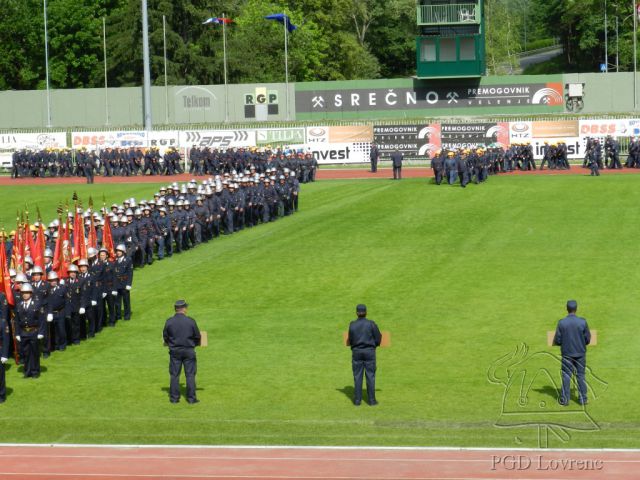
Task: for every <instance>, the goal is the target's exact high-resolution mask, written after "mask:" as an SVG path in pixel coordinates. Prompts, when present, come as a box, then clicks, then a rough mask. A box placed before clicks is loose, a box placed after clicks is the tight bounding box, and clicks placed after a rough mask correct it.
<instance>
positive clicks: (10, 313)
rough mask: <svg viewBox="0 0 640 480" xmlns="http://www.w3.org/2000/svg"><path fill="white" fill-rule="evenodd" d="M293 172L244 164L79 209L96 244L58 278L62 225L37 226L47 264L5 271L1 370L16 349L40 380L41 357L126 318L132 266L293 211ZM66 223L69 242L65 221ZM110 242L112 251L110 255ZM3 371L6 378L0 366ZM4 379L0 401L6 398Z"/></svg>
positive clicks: (9, 243)
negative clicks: (7, 286) (148, 194)
mask: <svg viewBox="0 0 640 480" xmlns="http://www.w3.org/2000/svg"><path fill="white" fill-rule="evenodd" d="M298 175H299V172H296V171H294V170H291V169H289V168H288V167H284V168H283V169H281V170H279V169H276V168H268V169H266V170H265V171H264V173H258V172H257V168H256V167H255V166H253V165H250V166H249V167H248V169H247V170H245V171H242V172H236V171H233V172H231V173H224V174H222V175H216V176H215V177H211V178H209V179H207V180H205V181H204V182H202V183H200V184H198V183H197V182H196V181H195V180H191V181H190V182H189V183H187V184H182V185H178V184H177V183H172V184H171V185H168V186H166V187H162V188H160V189H159V191H158V192H156V193H155V194H154V195H153V199H150V200H148V201H147V200H141V201H139V202H136V200H135V199H133V198H130V199H126V200H124V201H123V202H122V204H113V205H111V207H110V208H107V207H106V206H105V207H103V209H102V211H101V212H97V211H92V209H87V210H86V211H84V212H81V209H79V210H80V213H81V214H82V215H83V219H84V224H85V225H87V229H86V231H90V228H93V229H94V230H95V232H96V240H97V242H96V243H97V245H96V248H88V249H87V255H86V258H77V259H75V261H74V262H73V263H70V264H69V265H68V266H67V267H66V272H65V275H64V276H65V277H66V278H64V279H63V278H60V275H59V274H58V273H57V272H56V270H55V269H54V264H55V261H54V256H55V254H54V252H56V245H57V243H58V238H59V235H60V233H59V232H60V229H61V226H60V223H61V220H60V219H58V220H54V221H52V222H51V223H49V224H48V228H47V229H46V230H44V236H45V239H46V240H45V241H46V246H45V250H44V254H43V257H44V267H39V266H35V265H34V260H33V258H31V257H30V256H26V257H25V258H24V260H23V262H22V263H21V264H20V267H21V268H19V267H18V268H15V269H10V270H9V276H10V282H11V291H12V292H13V294H14V298H15V306H14V307H10V305H9V303H8V301H7V300H8V299H7V297H6V296H5V295H4V294H3V293H1V291H0V307H1V308H0V334H1V336H0V342H1V343H0V359H1V361H2V364H4V363H5V362H6V361H7V360H8V358H9V357H10V355H11V354H12V353H13V354H14V355H15V358H16V359H17V360H19V362H20V363H22V364H23V365H24V371H23V374H24V376H25V377H38V376H39V375H40V356H41V355H42V356H43V357H45V358H46V357H48V356H49V355H50V354H51V353H52V352H53V351H56V350H58V351H63V350H65V349H66V348H67V347H68V346H69V345H75V344H79V343H80V342H81V341H82V340H84V339H87V338H92V337H94V336H95V335H96V334H98V333H99V332H100V331H102V329H103V328H104V327H106V326H115V325H116V322H117V321H118V320H120V319H124V320H129V319H130V318H131V301H130V290H131V287H132V284H133V272H134V267H138V268H143V267H144V266H145V265H151V264H152V263H153V262H154V259H158V260H162V259H164V258H167V257H171V256H172V255H173V254H176V253H180V252H182V251H184V250H189V249H191V248H195V247H197V246H198V245H200V244H202V243H206V242H208V241H210V240H212V239H214V238H216V237H218V236H220V235H229V234H232V233H234V232H237V231H239V230H243V229H245V228H250V227H253V226H257V225H259V224H261V223H268V222H273V221H275V220H277V219H279V218H281V217H284V216H288V215H291V214H293V213H294V212H296V211H297V210H298V198H299V193H300V182H299V180H298ZM73 215H74V214H73V213H71V212H70V213H69V216H70V217H72V216H73ZM107 217H108V224H109V225H108V226H109V228H108V230H107V229H106V228H105V224H106V220H105V219H106V218H107ZM62 222H64V220H62ZM66 225H67V226H68V227H69V229H70V230H71V231H70V232H69V235H71V237H73V227H72V225H71V224H70V223H69V222H67V223H66ZM39 228H40V227H39V225H37V224H36V225H34V226H32V227H31V230H32V232H31V233H30V234H31V235H34V236H35V235H36V234H37V233H36V232H37V231H38V229H39ZM64 228H66V226H65V227H64ZM107 231H109V232H110V236H111V238H110V239H109V240H108V236H109V235H108V234H106V232H107ZM15 235H16V232H10V234H9V236H8V237H7V238H6V241H4V240H5V239H3V241H4V246H5V250H6V251H5V252H4V254H5V255H6V258H7V262H8V263H9V262H10V259H11V258H12V256H13V258H15V255H12V254H13V253H14V252H13V251H12V250H13V245H14V243H15V241H16V238H15ZM71 243H73V242H72V241H71ZM109 245H113V246H115V248H114V249H113V250H114V251H113V252H110V251H109V248H108V246H109ZM12 340H15V341H12ZM0 370H2V371H1V372H0V373H2V378H0V380H4V378H3V377H4V369H3V368H2V367H0ZM1 383H2V385H0V400H3V399H4V396H5V393H6V392H5V393H3V389H2V388H1V387H4V382H1Z"/></svg>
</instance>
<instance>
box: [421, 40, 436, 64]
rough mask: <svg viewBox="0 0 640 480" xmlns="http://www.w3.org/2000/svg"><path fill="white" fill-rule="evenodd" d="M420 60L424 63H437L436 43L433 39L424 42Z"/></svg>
mask: <svg viewBox="0 0 640 480" xmlns="http://www.w3.org/2000/svg"><path fill="white" fill-rule="evenodd" d="M420 60H421V61H423V62H435V61H436V41H435V39H433V38H428V39H424V40H422V48H421V49H420Z"/></svg>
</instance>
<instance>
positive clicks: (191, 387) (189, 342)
mask: <svg viewBox="0 0 640 480" xmlns="http://www.w3.org/2000/svg"><path fill="white" fill-rule="evenodd" d="M188 306H189V305H187V302H185V301H184V300H178V301H177V302H176V303H175V305H174V308H175V311H176V314H175V315H174V316H173V317H171V318H169V319H168V320H167V321H166V323H165V325H164V331H163V332H162V336H163V338H164V343H165V344H166V345H167V346H168V347H169V375H170V384H169V401H170V402H171V403H178V402H179V401H180V372H181V371H182V367H183V366H184V375H185V377H186V379H187V402H188V403H198V401H199V400H198V399H197V398H196V371H197V363H196V352H195V347H197V346H199V345H200V330H198V325H197V324H196V321H195V320H194V319H193V318H191V317H188V316H187V307H188Z"/></svg>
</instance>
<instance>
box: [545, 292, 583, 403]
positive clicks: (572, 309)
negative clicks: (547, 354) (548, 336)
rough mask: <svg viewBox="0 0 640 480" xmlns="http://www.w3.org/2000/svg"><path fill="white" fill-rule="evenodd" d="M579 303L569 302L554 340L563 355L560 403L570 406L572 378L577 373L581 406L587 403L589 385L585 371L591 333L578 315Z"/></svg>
mask: <svg viewBox="0 0 640 480" xmlns="http://www.w3.org/2000/svg"><path fill="white" fill-rule="evenodd" d="M577 311H578V303H577V302H576V301H575V300H569V301H568V302H567V312H568V315H567V316H566V317H564V318H563V319H562V320H560V321H559V322H558V327H557V328H556V335H555V338H554V340H553V343H554V344H555V345H559V346H560V352H561V353H562V393H561V395H560V399H559V402H560V404H561V405H568V404H569V399H570V398H571V393H570V389H571V377H572V376H573V373H574V372H575V373H576V376H577V377H578V393H579V398H578V401H579V402H580V404H581V405H585V404H586V403H587V384H586V382H585V380H584V371H585V368H586V365H587V345H589V343H590V342H591V332H590V331H589V326H588V325H587V321H586V320H585V319H584V318H582V317H578V316H577V315H576V312H577Z"/></svg>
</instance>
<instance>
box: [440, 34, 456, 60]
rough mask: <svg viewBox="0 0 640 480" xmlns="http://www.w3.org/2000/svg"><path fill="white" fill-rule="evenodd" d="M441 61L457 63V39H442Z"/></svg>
mask: <svg viewBox="0 0 640 480" xmlns="http://www.w3.org/2000/svg"><path fill="white" fill-rule="evenodd" d="M440 61H441V62H455V61H456V39H455V38H441V39H440Z"/></svg>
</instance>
